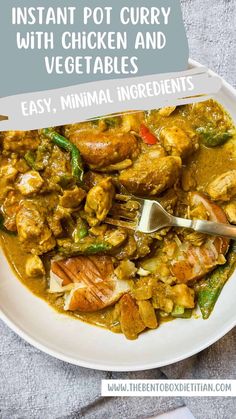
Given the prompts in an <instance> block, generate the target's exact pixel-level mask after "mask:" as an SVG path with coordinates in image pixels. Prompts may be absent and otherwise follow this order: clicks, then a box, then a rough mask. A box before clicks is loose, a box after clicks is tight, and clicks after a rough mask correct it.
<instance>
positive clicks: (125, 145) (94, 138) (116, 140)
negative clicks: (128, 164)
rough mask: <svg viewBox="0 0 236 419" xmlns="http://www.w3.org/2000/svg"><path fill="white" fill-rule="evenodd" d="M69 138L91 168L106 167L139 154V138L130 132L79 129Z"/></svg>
mask: <svg viewBox="0 0 236 419" xmlns="http://www.w3.org/2000/svg"><path fill="white" fill-rule="evenodd" d="M69 139H70V141H72V142H73V143H74V144H76V146H77V147H78V149H79V151H80V153H81V155H82V157H83V159H84V161H85V162H86V163H87V164H89V166H90V167H91V168H97V169H99V168H105V167H107V166H109V165H112V164H116V163H120V162H122V161H123V160H126V159H131V160H132V159H133V158H135V157H137V155H138V154H139V144H138V140H137V138H136V137H135V136H134V135H132V134H130V133H112V132H111V133H109V132H105V133H97V134H94V132H93V131H92V130H91V131H78V132H75V133H73V134H72V135H70V137H69Z"/></svg>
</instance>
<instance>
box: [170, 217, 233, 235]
mask: <svg viewBox="0 0 236 419" xmlns="http://www.w3.org/2000/svg"><path fill="white" fill-rule="evenodd" d="M172 222H173V224H172V225H173V227H185V228H190V229H192V230H194V231H197V232H199V233H205V234H209V235H210V236H220V237H227V238H228V239H232V240H236V226H235V227H234V226H232V225H228V224H223V223H215V222H212V221H204V220H187V219H185V218H179V217H172Z"/></svg>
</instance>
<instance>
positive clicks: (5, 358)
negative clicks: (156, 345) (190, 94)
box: [0, 0, 236, 419]
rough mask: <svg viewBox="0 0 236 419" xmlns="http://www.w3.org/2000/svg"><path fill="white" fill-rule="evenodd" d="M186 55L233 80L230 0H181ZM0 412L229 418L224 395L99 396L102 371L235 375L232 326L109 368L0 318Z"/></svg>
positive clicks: (232, 405)
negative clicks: (43, 345) (214, 336)
mask: <svg viewBox="0 0 236 419" xmlns="http://www.w3.org/2000/svg"><path fill="white" fill-rule="evenodd" d="M182 6H183V15H184V20H185V25H186V29H187V33H188V39H189V46H190V57H191V58H194V59H195V60H198V61H200V62H201V63H203V64H205V65H206V66H208V67H210V68H212V69H213V70H215V71H216V72H218V73H219V74H220V75H221V76H223V77H224V78H225V79H226V80H228V81H229V82H230V83H231V84H232V85H234V86H236V65H235V57H236V30H235V27H236V1H235V0H182ZM0 336H1V339H0V418H2V419H28V418H29V419H41V418H43V419H54V418H64V419H77V418H86V419H90V418H91V419H92V418H93V419H100V418H104V419H106V418H107V419H108V418H109V419H111V418H114V419H124V418H127V419H129V418H130V419H131V418H148V417H151V416H156V415H158V414H161V413H164V412H168V411H170V410H174V409H176V408H178V407H181V406H185V405H186V406H188V407H189V408H190V410H191V412H192V413H193V415H194V417H195V418H196V419H211V418H214V419H234V418H236V402H235V400H233V399H231V398H162V397H161V398H154V397H153V398H142V397H140V398H102V397H101V396H100V385H101V379H103V378H124V379H125V378H131V379H135V378H140V379H144V378H146V379H158V378H166V379H168V378H169V379H170V378H198V379H200V378H220V379H226V378H228V379H230V378H231V379H236V372H235V365H236V354H235V345H236V331H235V330H234V331H231V332H230V333H229V334H228V335H227V336H225V337H224V338H223V339H221V340H220V341H219V342H217V343H216V344H215V345H213V346H212V347H210V348H208V349H207V350H205V351H203V352H201V353H200V354H198V355H196V356H194V357H191V358H189V359H187V360H185V361H183V362H180V363H178V364H174V365H171V366H168V367H165V368H161V369H154V370H150V371H141V372H134V373H111V372H101V371H93V370H88V369H85V368H80V367H76V366H73V365H69V364H66V363H64V362H62V361H59V360H56V359H54V358H52V357H50V356H48V355H46V354H44V353H42V352H40V351H38V350H37V349H35V348H34V347H32V346H30V345H29V344H27V343H26V342H24V341H23V340H22V339H20V338H19V337H18V336H17V335H15V334H14V333H13V332H12V331H11V330H10V329H8V328H7V326H5V325H4V324H3V322H0Z"/></svg>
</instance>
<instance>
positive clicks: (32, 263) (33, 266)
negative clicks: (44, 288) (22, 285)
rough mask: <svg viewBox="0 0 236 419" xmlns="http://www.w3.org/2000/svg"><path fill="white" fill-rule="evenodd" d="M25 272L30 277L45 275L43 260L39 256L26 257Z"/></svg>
mask: <svg viewBox="0 0 236 419" xmlns="http://www.w3.org/2000/svg"><path fill="white" fill-rule="evenodd" d="M25 272H26V275H27V276H29V277H31V278H37V277H40V276H43V275H45V269H44V266H43V262H42V261H41V259H40V257H39V256H36V255H35V256H30V257H29V258H28V259H27V262H26V267H25Z"/></svg>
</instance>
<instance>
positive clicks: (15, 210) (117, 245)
mask: <svg viewBox="0 0 236 419" xmlns="http://www.w3.org/2000/svg"><path fill="white" fill-rule="evenodd" d="M235 138H236V137H235V128H234V125H233V122H232V120H231V118H230V117H229V115H228V114H227V113H226V112H225V110H224V109H223V108H222V107H221V106H220V105H219V104H218V103H217V102H215V101H214V100H209V101H206V102H202V103H197V104H193V105H186V106H180V107H177V108H176V107H174V106H173V107H168V108H162V109H158V110H152V111H150V112H129V113H127V114H122V115H120V116H110V117H102V118H99V119H97V120H93V121H87V122H83V123H78V124H73V125H68V126H67V125H66V126H62V127H56V128H48V129H43V130H40V131H26V132H21V131H8V132H3V133H1V134H0V139H1V142H0V159H1V160H0V204H1V212H0V228H1V233H0V234H1V242H2V246H3V249H4V251H5V254H6V256H7V258H8V261H9V262H10V264H11V265H12V266H13V268H14V270H15V272H16V273H17V275H18V277H19V278H20V280H21V281H22V282H23V283H24V284H25V285H26V286H27V287H28V288H29V289H30V290H32V291H33V292H34V293H35V294H36V295H38V296H40V297H42V298H43V299H45V300H46V301H47V302H49V303H50V304H51V305H52V306H53V307H55V308H56V309H57V310H59V311H61V312H67V313H69V314H71V315H73V316H75V317H78V318H80V319H82V320H84V321H86V322H89V323H93V324H96V325H100V326H103V327H106V328H108V329H110V330H112V331H114V332H123V333H124V334H125V336H126V337H127V338H128V339H135V338H137V336H138V335H139V333H141V332H143V331H145V330H148V329H156V328H158V326H159V324H160V323H161V322H162V321H163V320H170V319H174V318H185V319H186V318H190V317H191V316H192V314H193V312H194V309H195V308H196V307H197V306H199V307H200V310H201V312H202V316H203V318H204V319H207V318H208V317H209V315H210V314H211V312H212V310H213V308H214V305H215V303H216V300H217V299H218V297H219V295H220V292H221V290H222V288H223V286H224V285H225V283H226V282H227V280H228V278H229V277H230V275H231V274H232V272H233V271H234V268H235V265H236V249H235V248H234V246H233V245H232V244H231V243H230V241H229V240H228V239H224V238H220V237H210V236H207V235H203V234H199V233H194V232H192V231H190V230H188V229H177V228H169V229H163V230H160V231H159V232H157V233H154V234H143V233H138V232H137V231H135V229H134V230H131V229H128V228H126V224H125V222H124V219H126V218H129V219H131V220H132V217H134V218H135V214H136V212H137V207H136V205H135V199H134V198H133V197H132V200H131V199H130V195H132V196H137V197H140V196H141V197H148V198H149V199H150V198H153V199H156V200H158V201H160V202H161V204H162V205H163V206H164V208H165V209H166V210H167V211H168V212H169V213H171V214H175V215H177V216H180V217H185V218H191V219H203V220H211V221H218V222H223V223H232V224H236V139H235ZM108 217H109V218H112V219H114V220H116V226H111V225H110V223H108V222H107V218H108ZM218 304H220V299H219V301H218ZM166 327H168V325H166ZM91 333H92V328H91ZM157 333H158V332H157Z"/></svg>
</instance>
